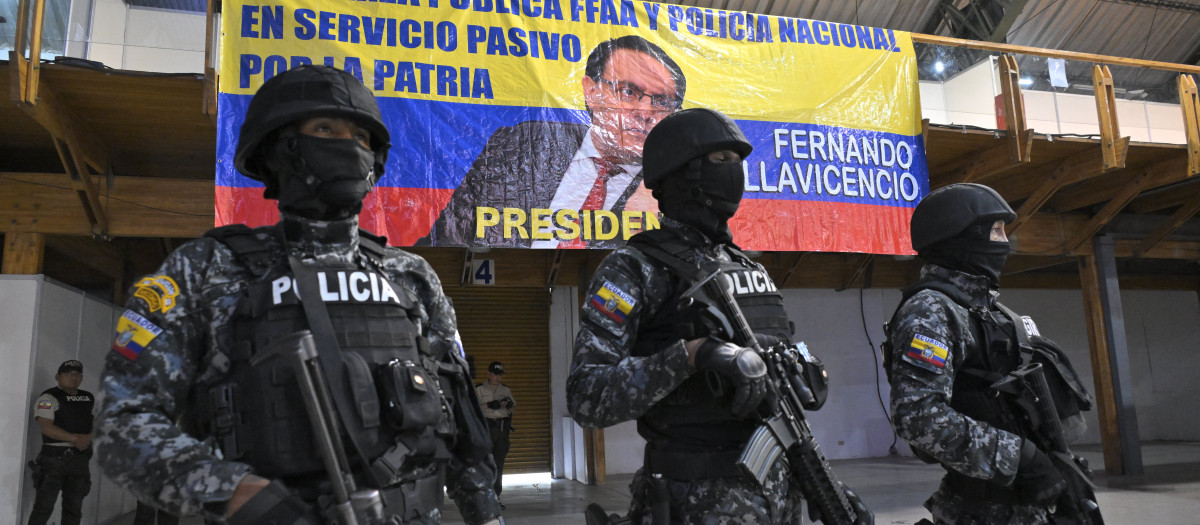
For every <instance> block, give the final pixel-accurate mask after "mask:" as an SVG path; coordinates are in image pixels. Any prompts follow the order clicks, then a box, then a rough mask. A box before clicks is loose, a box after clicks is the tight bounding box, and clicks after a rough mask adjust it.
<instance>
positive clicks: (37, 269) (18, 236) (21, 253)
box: [0, 231, 46, 275]
mask: <svg viewBox="0 0 1200 525" xmlns="http://www.w3.org/2000/svg"><path fill="white" fill-rule="evenodd" d="M45 257H46V236H45V235H42V234H40V233H32V232H14V231H9V232H5V234H4V261H3V264H2V265H0V273H5V274H23V275H35V274H39V273H42V262H43V261H44V260H45Z"/></svg>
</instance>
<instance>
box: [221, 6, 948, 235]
mask: <svg viewBox="0 0 1200 525" xmlns="http://www.w3.org/2000/svg"><path fill="white" fill-rule="evenodd" d="M223 11H224V12H223V16H222V34H221V71H220V73H221V74H220V84H219V115H218V137H217V148H218V150H217V159H216V190H217V191H216V216H217V221H216V222H217V225H225V224H231V223H247V224H250V225H251V226H257V225H263V224H271V223H273V222H275V220H276V218H277V216H278V212H277V211H276V210H275V203H274V201H266V200H264V199H262V185H261V184H260V183H258V182H256V181H253V180H251V179H249V178H247V177H245V176H243V175H241V174H239V173H238V172H237V171H236V169H235V168H234V153H235V151H236V147H237V137H238V131H239V129H240V127H241V124H242V120H243V118H244V114H245V110H246V107H247V105H248V103H249V101H250V98H251V96H252V95H253V94H254V92H255V90H257V89H258V87H259V86H261V85H262V83H263V82H264V81H265V80H267V79H269V78H271V77H272V76H274V75H277V74H279V73H280V72H282V71H285V70H287V69H288V68H291V67H295V66H298V65H300V64H327V65H331V66H334V67H338V68H341V69H344V70H346V71H348V72H350V73H352V74H353V75H355V76H356V77H359V78H360V79H362V81H363V83H364V84H365V85H366V86H367V87H368V88H369V89H371V90H372V91H373V92H374V93H375V95H376V98H377V100H378V102H379V105H380V107H381V109H382V111H383V115H384V121H385V124H386V125H387V127H388V129H389V130H390V132H391V139H392V147H391V151H390V155H389V157H388V162H387V165H386V169H385V173H384V175H383V177H382V178H381V179H380V180H379V182H378V183H377V185H376V188H375V190H374V191H373V192H372V193H371V194H370V195H369V196H368V197H367V201H366V205H365V207H364V211H363V213H362V215H361V216H360V220H361V222H362V226H363V227H364V228H366V229H368V230H371V231H374V232H376V233H378V234H382V235H386V236H387V237H388V239H389V242H390V243H391V244H394V245H398V246H408V245H429V246H497V247H528V248H588V247H590V248H611V247H614V246H619V245H621V244H623V243H624V242H625V240H627V239H628V238H629V237H630V236H632V235H634V234H636V233H637V232H638V231H641V230H644V229H650V228H655V227H657V226H658V225H659V215H658V209H657V201H656V200H655V199H654V198H653V197H652V196H651V195H650V193H649V192H648V191H647V190H646V189H645V187H644V185H642V173H641V156H642V143H643V141H644V140H645V136H646V134H647V133H648V132H649V131H650V130H651V129H652V128H653V127H654V125H655V124H657V122H658V121H660V120H661V119H662V118H664V117H665V116H667V115H670V114H671V113H672V112H675V111H678V110H680V109H687V108H711V109H715V110H718V111H721V112H723V113H725V114H727V115H729V116H730V117H732V118H733V119H735V121H736V122H737V123H738V124H739V125H740V127H741V128H742V130H743V132H744V133H745V135H746V137H747V138H748V139H749V141H750V142H751V144H753V146H754V152H753V153H752V154H750V155H749V156H748V157H747V158H746V159H744V161H743V163H742V166H743V169H744V172H745V195H744V198H743V200H742V204H741V208H740V209H739V211H738V213H737V215H736V216H735V217H734V218H733V220H732V221H731V222H730V226H731V227H732V229H733V232H734V239H735V240H736V242H737V243H738V244H739V245H741V246H742V247H743V248H745V249H750V250H781V251H789V250H805V251H841V252H863V253H879V254H908V253H911V250H910V247H909V234H908V221H909V217H910V216H911V215H912V210H913V208H914V207H915V206H916V203H917V202H918V201H919V200H920V199H921V198H922V197H923V196H924V195H925V194H926V193H928V191H929V182H928V179H929V177H928V168H927V165H926V161H925V154H924V151H925V148H924V143H923V140H922V136H921V125H920V108H919V104H918V100H919V99H918V92H917V70H916V59H915V56H914V53H913V49H912V41H911V38H910V37H909V35H908V34H907V33H902V32H894V31H891V30H886V29H879V28H871V27H863V26H856V25H849V24H836V23H829V22H822V21H815V20H806V19H798V18H783V17H772V16H764V15H756V14H751V13H745V12H737V11H722V10H718V9H705V8H698V7H685V6H679V5H669V4H658V3H653V2H641V1H636V2H635V1H632V0H393V1H390V2H383V1H380V2H375V1H351V0H288V1H286V2H283V3H279V2H272V3H262V2H257V1H254V0H232V1H227V2H225V3H224V6H223Z"/></svg>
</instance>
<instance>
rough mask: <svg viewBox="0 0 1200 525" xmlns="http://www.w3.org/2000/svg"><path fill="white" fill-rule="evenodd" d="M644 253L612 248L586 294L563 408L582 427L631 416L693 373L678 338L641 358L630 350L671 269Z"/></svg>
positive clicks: (666, 291)
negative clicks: (654, 262) (667, 270)
mask: <svg viewBox="0 0 1200 525" xmlns="http://www.w3.org/2000/svg"><path fill="white" fill-rule="evenodd" d="M642 257H643V256H641V255H640V253H639V252H636V250H634V249H632V248H622V249H620V250H618V251H616V252H613V253H612V254H611V255H609V256H608V257H607V258H606V259H605V260H604V262H602V263H601V264H600V267H599V268H598V269H597V270H596V273H595V276H594V277H593V278H592V282H591V284H589V285H588V290H587V295H585V296H584V304H583V308H582V310H581V312H580V321H579V333H578V334H577V335H576V337H575V357H574V362H573V363H572V365H571V373H570V375H569V376H568V377H567V407H568V409H569V410H570V412H571V417H573V418H575V421H577V422H579V424H581V425H583V426H587V427H597V428H602V427H607V426H611V425H615V424H617V423H620V422H622V421H628V420H630V419H636V418H638V417H640V416H641V415H642V414H644V413H645V412H646V411H647V410H649V409H650V407H651V406H653V405H654V404H655V403H657V402H658V401H659V400H661V399H663V398H664V397H666V396H667V394H669V393H670V392H671V391H672V390H674V389H675V388H676V387H678V386H679V385H680V384H681V383H683V381H684V380H685V379H687V378H688V376H690V375H691V373H692V370H691V369H690V367H689V366H688V362H687V361H688V356H687V350H685V349H684V347H683V341H680V340H676V341H674V342H672V343H670V344H668V345H666V346H664V347H663V348H660V349H657V350H656V351H655V352H653V353H652V354H650V355H647V356H644V357H641V356H638V357H635V356H631V355H630V354H631V352H632V351H633V347H634V344H635V343H636V341H637V339H638V328H639V325H640V323H641V321H642V320H643V319H648V318H649V317H650V316H651V315H653V314H654V313H655V312H656V311H657V310H658V309H659V308H661V307H662V306H663V305H662V302H663V301H664V300H665V299H666V297H668V296H670V295H671V293H670V292H671V290H670V287H671V286H672V285H671V281H670V277H669V274H668V273H667V272H666V271H664V270H661V269H659V268H657V267H655V266H654V265H653V264H651V263H649V262H648V261H647V260H645V259H644V258H642Z"/></svg>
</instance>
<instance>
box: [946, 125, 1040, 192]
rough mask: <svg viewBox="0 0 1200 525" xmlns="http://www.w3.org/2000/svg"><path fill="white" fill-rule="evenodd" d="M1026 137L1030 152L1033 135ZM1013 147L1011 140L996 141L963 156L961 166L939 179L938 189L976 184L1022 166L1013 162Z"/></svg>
mask: <svg viewBox="0 0 1200 525" xmlns="http://www.w3.org/2000/svg"><path fill="white" fill-rule="evenodd" d="M1026 137H1027V139H1028V140H1027V141H1026V142H1027V144H1026V146H1025V150H1026V151H1028V150H1029V148H1030V147H1032V144H1033V133H1028V134H1027V135H1026ZM1012 147H1013V146H1012V142H1011V141H1010V140H1004V141H996V143H995V144H993V145H991V146H989V147H987V148H984V149H982V150H979V151H976V152H974V153H971V154H970V155H965V156H963V159H962V163H961V165H958V166H954V167H951V168H950V169H949V170H948V171H949V172H948V174H947V175H946V176H945V177H939V179H940V180H941V183H939V184H938V187H941V186H946V185H950V184H953V183H956V182H976V181H978V180H980V179H983V178H985V177H988V176H991V175H995V174H997V173H1002V172H1004V171H1006V170H1009V169H1012V168H1015V167H1017V166H1020V165H1021V164H1022V163H1021V162H1013V160H1012ZM932 189H937V188H932Z"/></svg>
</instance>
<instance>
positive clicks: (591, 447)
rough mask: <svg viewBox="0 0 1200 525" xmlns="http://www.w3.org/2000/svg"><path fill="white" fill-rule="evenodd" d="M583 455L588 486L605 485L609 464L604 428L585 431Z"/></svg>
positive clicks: (586, 429)
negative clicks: (605, 447) (605, 449)
mask: <svg viewBox="0 0 1200 525" xmlns="http://www.w3.org/2000/svg"><path fill="white" fill-rule="evenodd" d="M583 453H584V465H585V466H586V469H587V472H586V473H585V476H586V479H587V484H588V485H592V486H597V485H603V484H604V482H605V481H606V479H605V478H606V477H607V476H606V472H607V470H608V464H607V463H608V462H607V458H606V457H605V451H604V429H603V428H585V429H583Z"/></svg>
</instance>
